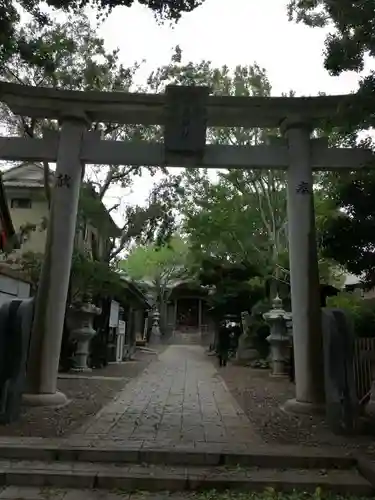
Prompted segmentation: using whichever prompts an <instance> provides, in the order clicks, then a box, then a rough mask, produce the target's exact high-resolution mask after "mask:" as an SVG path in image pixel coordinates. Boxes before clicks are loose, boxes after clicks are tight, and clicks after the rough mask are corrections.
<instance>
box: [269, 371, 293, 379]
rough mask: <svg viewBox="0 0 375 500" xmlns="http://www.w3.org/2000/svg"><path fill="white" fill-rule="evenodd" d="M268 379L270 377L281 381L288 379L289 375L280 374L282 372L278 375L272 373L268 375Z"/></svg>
mask: <svg viewBox="0 0 375 500" xmlns="http://www.w3.org/2000/svg"><path fill="white" fill-rule="evenodd" d="M270 377H271V378H280V379H282V380H285V379H289V374H287V373H282V372H280V373H272V372H271V373H270Z"/></svg>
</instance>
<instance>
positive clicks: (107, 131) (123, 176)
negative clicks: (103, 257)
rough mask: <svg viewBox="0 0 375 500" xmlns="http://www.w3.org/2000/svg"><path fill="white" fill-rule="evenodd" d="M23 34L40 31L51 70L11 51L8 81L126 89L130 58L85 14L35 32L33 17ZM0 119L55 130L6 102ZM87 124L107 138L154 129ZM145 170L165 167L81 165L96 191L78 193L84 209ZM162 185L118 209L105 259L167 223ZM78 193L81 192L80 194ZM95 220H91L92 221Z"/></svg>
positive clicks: (142, 135)
mask: <svg viewBox="0 0 375 500" xmlns="http://www.w3.org/2000/svg"><path fill="white" fill-rule="evenodd" d="M22 34H23V36H24V38H25V39H27V40H32V39H33V38H34V37H35V36H36V35H37V34H40V35H41V36H42V37H43V40H44V41H45V44H46V50H47V48H48V53H49V57H50V58H51V60H52V61H53V71H52V70H50V69H48V68H46V67H44V66H43V67H39V66H32V67H29V66H28V65H27V63H26V62H24V61H23V59H22V58H21V57H20V55H19V54H18V53H15V54H14V55H13V57H11V58H9V59H8V60H7V61H6V62H5V63H4V64H3V65H2V67H1V68H0V74H1V76H2V78H3V79H4V80H6V81H8V82H12V83H19V84H23V85H32V86H43V87H51V88H58V89H66V90H105V91H129V89H130V87H131V85H132V83H133V76H134V74H135V72H136V71H137V69H138V65H137V64H135V65H134V66H132V67H130V68H125V67H124V66H123V65H122V64H121V63H120V62H119V54H118V50H117V49H116V50H114V51H107V50H106V49H105V48H104V40H103V39H102V38H100V37H98V35H97V33H96V31H95V29H94V28H93V27H92V26H91V24H90V22H89V19H88V18H87V16H86V15H85V14H83V13H79V14H77V15H75V16H69V17H68V18H67V19H66V20H65V21H64V22H62V23H55V24H54V25H53V26H52V27H51V26H49V25H46V26H44V28H43V29H42V31H41V32H40V28H39V25H38V23H37V22H36V21H33V22H31V23H28V24H27V25H25V26H24V27H23V28H22ZM0 121H1V124H2V125H3V126H5V128H6V129H7V131H8V133H9V134H11V135H13V134H14V135H18V136H23V137H30V138H37V137H41V135H42V131H43V129H45V128H49V129H52V130H57V128H58V124H57V122H56V121H53V120H37V119H31V118H27V117H19V116H15V115H13V114H12V113H11V112H10V111H9V109H8V108H7V107H6V106H1V107H0ZM91 130H100V131H101V133H102V135H103V137H104V138H105V139H109V140H131V139H134V138H135V139H149V138H150V137H152V138H155V137H156V138H157V137H158V134H159V129H157V128H156V127H144V126H142V125H125V126H123V125H122V126H119V125H118V124H112V123H93V124H92V126H91ZM44 169H45V188H46V197H47V200H48V201H49V202H50V198H51V193H50V181H49V179H50V167H49V164H48V162H44ZM145 170H147V171H148V172H149V173H150V174H151V175H154V174H155V173H156V171H157V170H159V171H160V170H161V171H162V172H164V173H166V170H165V169H164V168H162V167H161V168H159V169H157V168H155V167H138V166H133V165H95V166H93V167H90V169H87V170H86V174H85V180H86V181H87V182H89V183H90V184H91V186H92V187H93V188H94V189H95V192H96V194H97V196H96V198H93V197H92V196H89V197H86V199H82V200H81V201H82V203H83V204H84V205H85V213H86V214H87V212H90V214H91V215H93V214H94V213H97V214H99V215H100V214H101V213H102V212H103V207H102V204H101V202H102V201H103V199H104V198H105V196H106V195H107V193H108V191H109V190H110V189H111V187H113V186H115V185H117V186H120V187H123V188H128V189H129V188H131V186H132V183H133V181H134V179H135V178H136V177H139V176H141V175H142V174H143V172H144V171H145ZM164 191H165V189H164V190H163V184H162V185H161V186H159V187H158V189H157V190H155V192H153V193H152V195H151V196H150V198H149V200H148V201H149V203H148V204H147V205H146V206H131V207H127V208H125V210H124V213H123V216H124V217H123V218H124V224H123V227H122V228H121V234H120V236H119V237H118V238H116V240H113V245H112V247H111V249H110V251H109V254H108V259H111V258H115V257H116V256H117V255H118V254H119V253H120V252H121V251H122V250H123V249H124V248H125V247H126V246H127V245H128V243H129V242H131V241H133V240H134V239H140V240H142V241H143V240H145V241H147V240H149V239H150V238H151V239H152V238H153V237H154V236H155V234H156V235H158V228H159V229H160V230H161V231H162V232H165V231H166V228H167V227H169V226H168V222H166V219H168V213H169V204H171V203H172V201H173V200H170V199H169V198H168V196H167V193H165V192H164ZM81 198H84V196H83V197H81ZM120 207H121V204H120V203H119V202H117V201H116V202H115V203H114V204H113V205H112V206H110V207H109V208H108V210H109V212H110V213H111V212H113V211H114V210H119V209H120ZM94 222H95V221H94Z"/></svg>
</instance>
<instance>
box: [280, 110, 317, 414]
mask: <svg viewBox="0 0 375 500" xmlns="http://www.w3.org/2000/svg"><path fill="white" fill-rule="evenodd" d="M282 128H283V132H284V133H285V135H286V138H287V142H288V151H289V167H288V177H287V178H288V230H289V260H290V282H291V299H292V317H293V345H294V366H295V382H296V398H295V399H293V400H290V401H287V402H286V404H285V406H284V408H285V409H286V410H287V411H293V412H295V413H308V414H311V413H314V412H315V413H316V412H320V411H324V399H325V394H324V364H323V342H322V326H321V310H320V294H319V269H318V257H317V248H316V235H315V214H314V193H313V174H312V168H311V141H310V135H311V129H310V126H309V124H307V123H306V122H304V121H303V120H301V119H298V118H293V119H288V120H285V122H284V123H283V124H282Z"/></svg>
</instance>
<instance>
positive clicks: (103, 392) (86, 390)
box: [0, 351, 156, 437]
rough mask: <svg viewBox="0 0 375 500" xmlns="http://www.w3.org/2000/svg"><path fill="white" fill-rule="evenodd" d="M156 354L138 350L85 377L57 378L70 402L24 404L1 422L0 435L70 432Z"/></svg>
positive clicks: (111, 396) (136, 374) (40, 434)
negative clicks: (54, 405)
mask: <svg viewBox="0 0 375 500" xmlns="http://www.w3.org/2000/svg"><path fill="white" fill-rule="evenodd" d="M155 358H156V356H155V354H150V353H144V352H139V351H137V353H136V357H135V361H129V362H127V363H124V364H121V365H108V366H107V367H106V368H103V369H101V370H94V371H93V372H92V373H91V375H89V376H88V377H87V378H60V379H59V380H58V384H57V385H58V389H59V390H60V391H62V392H63V393H64V394H66V395H67V396H68V398H69V400H70V403H69V404H67V405H65V406H64V407H62V408H29V407H24V408H23V409H22V415H21V418H20V419H19V420H18V421H17V422H14V423H12V424H9V425H5V426H0V436H27V437H61V436H63V435H66V434H70V433H71V432H72V431H74V430H75V429H77V428H79V427H80V426H81V425H83V424H84V422H85V420H86V419H87V418H88V417H91V416H92V415H95V414H96V413H97V412H98V411H99V410H100V409H101V408H102V407H103V406H104V405H106V404H107V403H108V402H109V401H110V400H111V399H112V398H113V397H114V396H115V395H116V394H117V393H118V392H119V391H120V390H121V389H122V388H123V387H124V386H125V385H126V383H127V382H128V381H129V380H130V379H132V378H135V377H137V376H138V375H139V374H140V373H141V372H142V371H143V370H144V369H145V368H146V367H147V366H148V364H149V363H150V362H151V361H152V360H154V359H155ZM95 377H100V378H95ZM106 377H116V378H107V379H106ZM119 377H121V378H119Z"/></svg>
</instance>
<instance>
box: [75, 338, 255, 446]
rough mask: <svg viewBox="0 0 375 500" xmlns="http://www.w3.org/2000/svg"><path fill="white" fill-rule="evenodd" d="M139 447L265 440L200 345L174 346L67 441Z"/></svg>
mask: <svg viewBox="0 0 375 500" xmlns="http://www.w3.org/2000/svg"><path fill="white" fill-rule="evenodd" d="M82 439H87V440H88V441H90V443H92V445H95V442H109V441H122V442H123V443H124V442H127V443H129V444H130V443H131V442H134V443H137V444H135V446H136V447H140V446H143V447H147V446H155V445H157V446H162V447H166V446H167V447H168V446H170V447H173V446H176V445H187V447H200V446H202V445H206V446H207V445H220V446H221V447H223V446H225V447H237V448H239V447H241V446H244V444H249V443H261V439H260V437H258V436H257V435H255V433H254V430H253V428H252V425H251V423H250V421H249V419H248V418H247V416H246V415H245V413H244V412H243V411H242V409H241V408H240V406H239V405H238V403H237V402H236V401H235V399H234V398H233V397H232V395H231V394H230V392H229V391H228V389H227V387H226V385H225V383H224V382H223V380H222V378H221V377H220V375H219V373H218V371H217V369H216V368H215V366H214V365H213V363H212V362H211V361H210V359H209V358H208V357H207V356H206V354H205V352H204V349H203V347H201V346H198V345H172V346H170V347H168V348H167V349H166V350H165V351H164V352H163V353H162V354H161V355H160V356H159V358H158V359H157V360H155V361H154V362H152V363H151V364H150V365H149V366H148V368H147V369H146V370H145V371H144V372H143V373H142V374H141V375H140V376H139V377H138V378H136V379H134V380H132V381H130V382H129V383H128V384H127V385H126V387H125V388H124V389H123V390H122V391H121V392H120V393H119V394H118V395H117V397H116V398H115V399H114V400H113V401H112V402H111V403H109V404H108V405H107V406H105V407H104V408H102V409H101V410H100V411H99V412H98V413H97V414H96V415H95V417H93V418H92V419H90V420H89V421H88V422H87V423H86V424H85V425H84V426H83V427H81V428H80V429H79V430H78V431H76V432H75V433H74V434H73V435H71V436H70V438H69V439H68V441H69V442H72V443H73V442H74V441H75V440H82Z"/></svg>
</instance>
